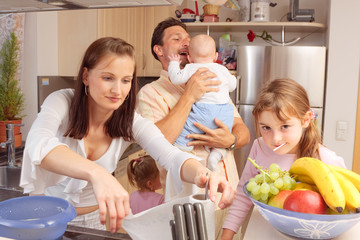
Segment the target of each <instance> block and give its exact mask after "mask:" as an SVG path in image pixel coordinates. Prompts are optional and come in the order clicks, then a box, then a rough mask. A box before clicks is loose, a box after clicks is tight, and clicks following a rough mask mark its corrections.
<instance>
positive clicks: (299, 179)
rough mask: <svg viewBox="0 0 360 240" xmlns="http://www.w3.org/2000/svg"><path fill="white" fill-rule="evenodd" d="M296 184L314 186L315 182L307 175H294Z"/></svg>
mask: <svg viewBox="0 0 360 240" xmlns="http://www.w3.org/2000/svg"><path fill="white" fill-rule="evenodd" d="M292 177H293V178H294V179H295V181H296V182H302V183H307V184H311V185H314V184H315V183H314V181H313V180H312V179H311V178H310V177H309V176H307V175H298V174H296V175H293V176H292Z"/></svg>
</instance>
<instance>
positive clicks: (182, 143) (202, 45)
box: [168, 34, 236, 171]
mask: <svg viewBox="0 0 360 240" xmlns="http://www.w3.org/2000/svg"><path fill="white" fill-rule="evenodd" d="M217 56H218V53H217V52H216V44H215V41H214V39H213V38H211V37H210V36H208V35H205V34H199V35H196V36H195V37H193V38H192V39H191V41H190V44H189V55H188V59H189V62H190V64H187V65H186V66H185V68H184V69H182V70H181V69H180V56H179V55H171V56H170V64H169V68H168V73H169V78H170V80H171V82H172V83H174V84H184V83H186V82H187V81H188V80H189V79H190V77H191V76H192V75H193V74H194V73H195V72H196V70H197V69H199V68H202V67H205V68H208V69H209V71H211V72H213V73H215V74H216V75H217V80H220V81H221V84H220V85H219V86H217V87H218V88H219V91H218V92H208V93H205V94H204V95H203V97H202V98H200V100H199V101H198V102H196V103H195V104H194V105H193V106H192V109H191V112H190V113H189V116H188V118H187V121H186V123H185V126H184V129H183V131H182V132H181V134H180V135H179V137H178V138H177V140H176V141H175V146H177V147H179V148H180V149H182V150H184V151H191V150H192V146H187V143H188V142H189V141H192V140H193V139H188V138H186V136H187V135H188V134H193V133H198V134H202V133H204V132H203V131H202V130H200V129H199V128H197V127H195V126H194V125H193V123H194V122H199V123H201V124H203V125H204V126H206V127H208V128H211V129H215V128H217V127H218V126H217V125H216V124H215V122H214V118H218V119H220V120H221V121H222V122H223V123H224V124H226V126H227V127H228V128H229V129H230V131H231V129H232V125H233V121H234V107H233V105H232V104H231V103H230V96H229V92H232V91H234V90H235V89H236V77H235V76H233V75H231V74H230V72H229V71H228V69H227V68H226V67H224V66H222V65H220V64H217V63H215V62H216V59H217ZM235 138H236V137H235ZM206 149H208V148H207V147H206ZM208 151H210V155H209V157H208V161H207V167H208V168H209V169H210V170H212V171H215V170H216V169H217V164H218V162H219V161H220V160H221V159H223V158H224V157H225V154H226V151H225V149H220V148H210V149H208Z"/></svg>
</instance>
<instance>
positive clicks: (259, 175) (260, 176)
mask: <svg viewBox="0 0 360 240" xmlns="http://www.w3.org/2000/svg"><path fill="white" fill-rule="evenodd" d="M262 179H263V176H262V174H258V175H256V176H255V181H256V182H260V183H261V182H262Z"/></svg>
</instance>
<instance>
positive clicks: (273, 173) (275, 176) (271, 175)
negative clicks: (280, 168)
mask: <svg viewBox="0 0 360 240" xmlns="http://www.w3.org/2000/svg"><path fill="white" fill-rule="evenodd" d="M279 177H280V173H279V172H270V178H271V180H272V181H275V180H276V179H278V178H279Z"/></svg>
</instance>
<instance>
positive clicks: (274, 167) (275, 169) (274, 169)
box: [270, 163, 282, 172]
mask: <svg viewBox="0 0 360 240" xmlns="http://www.w3.org/2000/svg"><path fill="white" fill-rule="evenodd" d="M270 171H271V172H281V171H282V170H281V168H280V166H279V165H278V164H277V163H272V164H270Z"/></svg>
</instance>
